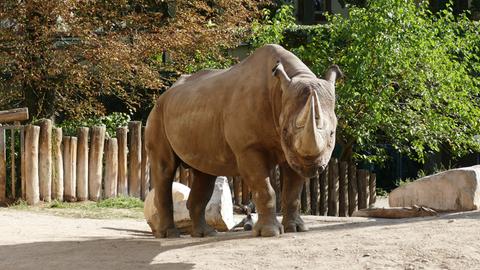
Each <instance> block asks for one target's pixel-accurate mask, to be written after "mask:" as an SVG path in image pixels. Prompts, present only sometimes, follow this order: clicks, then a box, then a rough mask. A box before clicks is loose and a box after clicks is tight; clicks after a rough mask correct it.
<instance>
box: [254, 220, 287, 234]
mask: <svg viewBox="0 0 480 270" xmlns="http://www.w3.org/2000/svg"><path fill="white" fill-rule="evenodd" d="M282 233H283V225H282V224H280V223H279V222H278V221H277V220H276V219H275V220H274V222H271V223H262V222H257V223H256V224H255V226H253V236H263V237H271V236H279V235H280V234H282Z"/></svg>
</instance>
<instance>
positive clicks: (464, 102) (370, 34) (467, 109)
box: [255, 0, 480, 162]
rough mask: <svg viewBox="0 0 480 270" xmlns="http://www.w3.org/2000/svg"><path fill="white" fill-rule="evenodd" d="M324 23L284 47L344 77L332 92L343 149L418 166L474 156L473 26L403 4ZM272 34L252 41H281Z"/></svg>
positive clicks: (476, 87)
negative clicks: (433, 157)
mask: <svg viewBox="0 0 480 270" xmlns="http://www.w3.org/2000/svg"><path fill="white" fill-rule="evenodd" d="M328 20H329V21H328V24H326V25H321V26H317V27H316V29H315V31H311V32H313V33H314V34H313V35H314V36H313V37H312V38H311V39H310V40H311V42H308V43H306V44H303V45H301V46H297V47H294V48H289V49H290V50H292V51H294V52H295V53H296V54H297V55H298V56H299V57H300V58H301V59H302V60H303V61H304V62H305V63H307V64H308V65H309V67H310V68H311V69H312V71H314V72H316V73H317V74H322V73H323V72H324V70H326V68H327V67H328V66H329V65H331V64H338V65H339V66H340V67H341V68H342V69H343V71H344V73H345V74H346V77H347V78H346V80H345V81H344V82H343V83H341V84H339V85H338V86H337V96H338V102H337V106H338V107H337V111H336V112H337V116H338V118H339V125H338V138H337V142H339V143H340V144H342V146H346V147H342V149H347V148H348V147H349V146H350V145H353V148H354V151H355V153H356V154H355V157H356V158H358V159H362V160H369V161H377V162H378V161H381V160H382V158H381V157H382V156H383V155H384V152H383V151H382V145H384V144H391V145H392V146H393V147H394V148H395V149H397V150H399V151H401V152H403V153H406V154H408V155H409V156H410V157H412V158H414V159H416V160H418V161H425V158H426V156H427V155H426V154H427V153H429V152H437V151H439V150H440V148H442V149H446V150H449V151H451V153H452V154H453V155H463V154H465V153H468V152H471V151H474V150H477V151H478V150H480V144H479V142H478V140H474V139H473V137H474V136H475V135H476V134H480V125H479V120H478V119H480V92H479V91H480V81H479V74H480V60H479V56H480V50H479V46H480V33H479V31H480V30H479V29H480V27H479V24H478V22H472V21H469V20H468V19H467V18H466V17H465V16H460V17H454V16H453V14H452V11H451V9H447V10H445V11H442V12H441V13H439V14H431V13H430V12H429V11H428V9H427V4H426V1H424V2H423V3H422V4H420V5H419V6H417V4H415V1H403V0H376V1H370V2H369V3H368V5H367V7H366V8H357V7H351V8H350V9H349V16H348V18H343V17H340V16H330V17H328ZM272 21H275V18H273V19H272ZM268 26H270V27H272V28H275V27H276V26H274V25H273V24H272V25H268ZM264 27H267V26H264ZM285 27H290V26H286V24H285ZM278 31H279V30H278V29H275V30H263V31H261V32H255V34H257V35H258V34H261V35H267V37H265V36H263V37H256V38H255V40H257V41H263V40H275V41H279V42H282V40H283V37H279V36H278V35H277V33H278ZM282 33H283V32H282ZM256 45H257V46H260V45H261V44H256Z"/></svg>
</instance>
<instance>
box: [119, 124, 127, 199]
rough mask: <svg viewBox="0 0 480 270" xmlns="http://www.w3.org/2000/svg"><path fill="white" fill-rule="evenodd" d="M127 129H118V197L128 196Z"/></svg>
mask: <svg viewBox="0 0 480 270" xmlns="http://www.w3.org/2000/svg"><path fill="white" fill-rule="evenodd" d="M127 133H128V129H127V127H119V128H117V144H118V181H117V186H118V187H117V188H118V192H117V194H118V195H123V196H127V195H128V174H127V172H128V171H127V168H128V163H127V162H128V159H127V157H128V144H127Z"/></svg>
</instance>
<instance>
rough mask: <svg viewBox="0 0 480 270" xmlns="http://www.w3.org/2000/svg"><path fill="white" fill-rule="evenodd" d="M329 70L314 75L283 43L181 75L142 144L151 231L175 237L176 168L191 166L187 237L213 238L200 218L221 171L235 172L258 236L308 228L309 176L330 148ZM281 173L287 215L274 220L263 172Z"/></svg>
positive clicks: (335, 73) (333, 72) (333, 122)
mask: <svg viewBox="0 0 480 270" xmlns="http://www.w3.org/2000/svg"><path fill="white" fill-rule="evenodd" d="M340 76H342V73H341V71H340V69H339V68H338V66H336V65H334V66H331V67H330V68H329V69H328V70H327V72H326V75H325V79H319V78H317V77H316V76H315V74H314V73H312V71H310V69H309V68H308V67H307V66H306V65H305V64H304V63H303V62H302V61H301V60H300V59H298V58H297V57H296V56H295V55H294V54H292V53H291V52H289V51H287V50H286V49H284V48H283V47H281V46H279V45H266V46H264V47H261V48H259V49H257V50H255V51H254V52H253V53H252V54H251V55H250V56H249V57H247V58H246V59H245V60H243V61H242V62H240V63H238V64H236V65H234V66H232V67H230V68H227V69H219V70H203V71H200V72H198V73H195V74H193V75H190V76H182V77H181V78H180V79H179V81H177V82H176V83H175V84H174V85H173V86H172V87H171V88H170V89H169V90H167V91H166V92H165V93H164V94H163V95H161V96H160V97H159V98H158V100H157V102H156V105H155V106H154V108H153V109H152V111H151V112H150V115H149V117H148V120H147V125H146V130H145V141H146V148H147V153H148V157H149V160H150V164H151V173H152V175H151V181H152V183H153V186H154V187H155V192H156V194H155V197H156V199H157V200H156V202H155V204H156V207H157V208H158V216H157V217H156V218H157V219H158V220H157V222H153V223H155V224H156V226H157V227H156V228H155V229H154V230H153V231H154V232H155V237H157V238H163V237H178V236H179V232H178V230H177V229H176V228H175V224H174V221H173V209H172V181H173V177H174V174H175V171H176V169H177V167H178V166H179V165H180V164H184V165H186V166H188V167H190V168H192V170H193V175H194V181H193V184H192V188H191V193H190V196H189V199H188V202H187V206H188V208H189V212H190V217H191V219H192V226H193V228H192V236H194V237H203V236H210V235H214V234H216V231H215V230H214V229H213V228H212V227H210V226H209V225H207V223H206V222H205V206H206V205H207V203H208V201H209V199H210V197H211V195H212V191H213V189H214V184H215V176H217V175H230V176H235V175H240V176H241V177H242V179H243V180H244V181H246V183H247V185H248V186H249V188H250V189H251V191H252V195H253V196H252V197H253V201H254V203H255V205H256V209H257V212H258V222H257V223H256V224H255V226H254V228H253V233H254V235H255V236H276V235H279V234H281V233H283V232H284V230H285V231H286V232H296V231H306V230H307V227H306V225H305V224H304V222H303V220H302V219H301V217H300V214H299V197H300V193H301V189H302V186H303V183H304V181H305V179H307V178H308V177H312V176H314V175H315V174H316V173H317V172H318V171H321V170H323V169H324V168H325V167H326V166H327V163H328V161H329V159H330V157H331V155H332V150H333V148H334V145H335V129H336V126H337V119H336V115H335V112H334V107H335V81H336V78H339V77H340ZM276 165H279V166H280V168H281V170H282V173H283V174H284V176H285V178H284V179H285V180H284V183H283V190H282V212H283V220H282V224H280V223H279V222H278V220H277V218H276V214H275V213H276V209H275V207H276V206H275V192H274V190H273V188H272V186H271V185H270V182H269V172H270V170H272V169H273V168H274V167H275V166H276Z"/></svg>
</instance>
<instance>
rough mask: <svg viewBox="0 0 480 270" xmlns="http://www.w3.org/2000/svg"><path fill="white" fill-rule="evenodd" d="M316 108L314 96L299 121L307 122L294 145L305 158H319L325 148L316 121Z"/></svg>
mask: <svg viewBox="0 0 480 270" xmlns="http://www.w3.org/2000/svg"><path fill="white" fill-rule="evenodd" d="M315 107H316V104H315V98H313V94H312V95H311V96H310V97H309V98H308V101H307V104H306V105H305V108H304V109H303V110H302V113H301V114H300V115H299V118H298V119H297V121H298V122H300V121H303V120H304V121H305V125H304V126H303V127H302V129H301V131H300V132H299V133H298V134H297V136H296V138H295V143H294V144H295V148H296V149H297V151H298V153H299V154H301V155H303V156H318V155H319V154H320V152H321V150H322V148H323V138H322V136H321V134H320V133H321V132H320V129H319V128H318V127H317V124H316V121H315V114H316V113H315ZM297 124H298V123H297Z"/></svg>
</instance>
